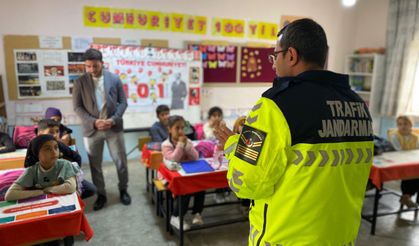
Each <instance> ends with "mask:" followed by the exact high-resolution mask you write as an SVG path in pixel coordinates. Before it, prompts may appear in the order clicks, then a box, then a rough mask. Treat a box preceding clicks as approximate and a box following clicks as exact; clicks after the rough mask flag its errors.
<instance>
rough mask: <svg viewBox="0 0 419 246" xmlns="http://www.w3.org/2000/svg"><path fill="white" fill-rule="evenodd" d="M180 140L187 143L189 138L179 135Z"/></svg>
mask: <svg viewBox="0 0 419 246" xmlns="http://www.w3.org/2000/svg"><path fill="white" fill-rule="evenodd" d="M179 142H181V143H184V144H186V143H187V142H188V138H187V137H186V136H179Z"/></svg>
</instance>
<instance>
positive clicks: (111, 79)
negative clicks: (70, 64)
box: [73, 70, 128, 137]
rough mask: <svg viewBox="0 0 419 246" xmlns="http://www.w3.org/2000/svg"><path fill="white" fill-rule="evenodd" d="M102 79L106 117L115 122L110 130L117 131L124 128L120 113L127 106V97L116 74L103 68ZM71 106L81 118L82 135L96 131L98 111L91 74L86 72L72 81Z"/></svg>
mask: <svg viewBox="0 0 419 246" xmlns="http://www.w3.org/2000/svg"><path fill="white" fill-rule="evenodd" d="M103 79H104V88H105V96H106V109H107V114H108V117H107V118H108V119H109V118H111V119H112V120H113V121H114V123H115V124H114V125H113V126H112V128H111V130H112V131H115V132H119V131H122V130H123V129H124V126H123V121H122V115H123V114H124V112H125V110H126V108H127V106H128V104H127V98H126V96H125V93H124V90H123V88H122V82H121V80H120V79H119V77H118V76H117V75H116V74H113V73H111V72H109V71H105V70H104V71H103ZM73 108H74V111H75V112H76V114H77V115H78V116H79V117H80V119H81V125H82V127H83V136H85V137H90V136H92V135H93V134H94V133H95V132H96V131H97V129H96V128H95V121H96V120H97V119H98V118H99V114H100V112H99V109H98V107H97V102H96V97H95V84H94V82H93V78H92V76H91V75H90V74H88V73H85V74H84V75H82V76H81V77H80V78H78V79H77V80H76V81H75V82H74V87H73Z"/></svg>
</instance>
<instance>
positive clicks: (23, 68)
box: [17, 63, 39, 73]
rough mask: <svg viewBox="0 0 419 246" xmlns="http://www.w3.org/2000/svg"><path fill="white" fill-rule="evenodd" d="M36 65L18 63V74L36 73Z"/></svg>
mask: <svg viewBox="0 0 419 246" xmlns="http://www.w3.org/2000/svg"><path fill="white" fill-rule="evenodd" d="M38 71H39V70H38V64H36V63H18V64H17V72H18V73H38Z"/></svg>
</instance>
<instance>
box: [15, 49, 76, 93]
mask: <svg viewBox="0 0 419 246" xmlns="http://www.w3.org/2000/svg"><path fill="white" fill-rule="evenodd" d="M13 52H14V57H15V58H16V59H15V64H16V65H15V69H16V70H15V73H16V84H17V86H18V91H17V92H18V98H19V99H20V98H25V99H26V98H30V97H39V98H54V97H55V98H56V97H70V96H71V94H70V93H69V91H68V90H67V88H68V87H69V85H70V83H69V77H68V70H69V69H68V61H67V58H68V52H69V51H68V50H48V49H28V50H26V49H25V50H23V49H22V50H21V49H15V50H13ZM75 53H77V52H75ZM18 59H26V60H28V59H36V60H33V61H32V60H31V61H18ZM74 59H75V58H74ZM77 65H83V64H77ZM80 69H81V68H77V67H76V68H74V70H76V71H79V70H80ZM83 71H84V66H83ZM32 85H36V86H32Z"/></svg>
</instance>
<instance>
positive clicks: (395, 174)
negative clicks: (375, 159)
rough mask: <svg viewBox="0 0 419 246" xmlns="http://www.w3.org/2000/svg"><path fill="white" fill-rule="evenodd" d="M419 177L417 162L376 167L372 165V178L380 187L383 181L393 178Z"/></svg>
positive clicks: (376, 185)
mask: <svg viewBox="0 0 419 246" xmlns="http://www.w3.org/2000/svg"><path fill="white" fill-rule="evenodd" d="M417 177H419V166H418V164H417V163H412V164H405V165H398V166H390V167H376V166H374V165H373V166H372V168H371V172H370V179H371V181H372V183H373V184H374V185H375V187H377V188H378V189H381V186H382V183H383V182H386V181H391V180H401V179H413V178H417Z"/></svg>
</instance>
